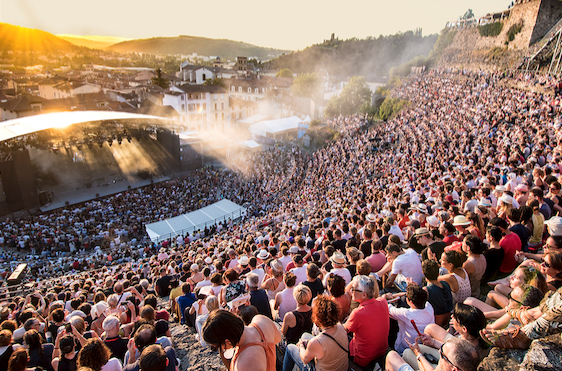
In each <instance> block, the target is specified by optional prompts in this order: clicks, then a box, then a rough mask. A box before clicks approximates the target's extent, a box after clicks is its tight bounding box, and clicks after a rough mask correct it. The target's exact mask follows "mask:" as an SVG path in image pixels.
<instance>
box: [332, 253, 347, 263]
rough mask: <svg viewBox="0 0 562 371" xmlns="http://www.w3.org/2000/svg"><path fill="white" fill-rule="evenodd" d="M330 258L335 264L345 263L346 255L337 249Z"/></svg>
mask: <svg viewBox="0 0 562 371" xmlns="http://www.w3.org/2000/svg"><path fill="white" fill-rule="evenodd" d="M330 260H331V261H332V263H335V264H345V255H344V254H342V253H341V252H339V251H336V252H335V253H334V255H332V256H331V257H330Z"/></svg>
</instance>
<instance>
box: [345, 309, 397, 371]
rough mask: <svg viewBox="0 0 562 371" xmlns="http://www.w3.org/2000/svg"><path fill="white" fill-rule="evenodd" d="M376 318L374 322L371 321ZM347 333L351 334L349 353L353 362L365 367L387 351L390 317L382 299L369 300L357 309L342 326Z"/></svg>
mask: <svg viewBox="0 0 562 371" xmlns="http://www.w3.org/2000/svg"><path fill="white" fill-rule="evenodd" d="M375 318H376V321H374V320H373V319H375ZM344 327H345V329H346V331H347V332H353V339H351V342H350V343H349V352H350V354H351V356H353V357H354V358H353V362H355V363H357V364H358V365H359V366H362V367H365V366H367V365H368V364H369V363H370V362H371V361H372V360H374V359H375V358H377V357H379V356H381V355H383V354H384V353H386V350H387V349H388V332H389V331H390V317H389V315H388V304H387V303H386V300H384V299H382V298H378V299H369V300H366V301H364V302H362V303H361V304H359V307H357V308H356V309H355V310H354V311H353V312H351V315H350V316H349V319H348V320H347V322H346V323H345V324H344Z"/></svg>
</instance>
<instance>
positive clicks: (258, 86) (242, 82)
mask: <svg viewBox="0 0 562 371" xmlns="http://www.w3.org/2000/svg"><path fill="white" fill-rule="evenodd" d="M224 82H225V84H226V86H228V91H229V93H230V96H232V97H235V98H239V99H242V100H251V101H254V102H257V101H259V100H261V99H263V98H265V96H266V94H267V92H268V91H270V90H271V86H270V84H269V82H268V81H267V80H263V79H261V78H259V77H255V76H252V75H249V76H246V77H244V76H240V77H237V78H231V79H226V80H224Z"/></svg>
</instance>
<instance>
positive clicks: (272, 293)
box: [267, 278, 285, 300]
mask: <svg viewBox="0 0 562 371" xmlns="http://www.w3.org/2000/svg"><path fill="white" fill-rule="evenodd" d="M273 287H275V290H267V298H268V299H269V300H275V295H277V293H278V292H281V291H283V290H285V282H283V281H281V282H279V281H277V279H275V278H273Z"/></svg>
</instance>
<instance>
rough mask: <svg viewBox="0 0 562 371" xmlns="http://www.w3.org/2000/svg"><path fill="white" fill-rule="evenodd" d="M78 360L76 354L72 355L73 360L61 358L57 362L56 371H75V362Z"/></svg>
mask: <svg viewBox="0 0 562 371" xmlns="http://www.w3.org/2000/svg"><path fill="white" fill-rule="evenodd" d="M77 358H78V352H76V353H75V354H74V358H72V359H68V358H66V357H65V356H61V358H60V361H59V368H58V371H76V360H77Z"/></svg>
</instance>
